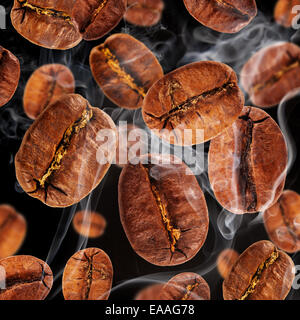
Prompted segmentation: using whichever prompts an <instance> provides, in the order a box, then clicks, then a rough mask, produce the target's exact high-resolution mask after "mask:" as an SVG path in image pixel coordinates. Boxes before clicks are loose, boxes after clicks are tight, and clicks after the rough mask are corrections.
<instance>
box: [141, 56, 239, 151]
mask: <svg viewBox="0 0 300 320" xmlns="http://www.w3.org/2000/svg"><path fill="white" fill-rule="evenodd" d="M243 105H244V96H243V94H242V92H241V90H240V89H239V87H238V84H237V77H236V74H235V73H234V71H233V70H232V69H231V68H230V67H228V66H227V65H225V64H223V63H220V62H212V61H201V62H195V63H191V64H188V65H186V66H184V67H181V68H179V69H177V70H175V71H173V72H171V73H169V74H167V75H165V76H164V77H163V78H162V79H160V80H158V81H157V82H156V83H155V84H154V85H153V86H152V87H151V89H150V90H149V92H148V93H147V96H146V98H145V100H144V103H143V118H144V121H145V123H146V124H147V126H148V127H149V128H150V129H152V130H153V129H156V130H155V131H154V133H156V134H157V135H159V136H160V137H161V138H162V139H164V140H166V141H168V142H169V143H172V144H177V145H192V144H199V143H202V142H204V141H208V140H210V139H212V138H214V137H215V136H217V135H218V134H220V133H221V132H222V131H223V130H225V129H226V128H227V127H228V126H230V125H231V124H232V123H233V122H234V121H235V120H236V119H237V117H238V116H239V114H240V113H241V111H242V109H243ZM163 129H164V130H163ZM174 129H175V133H174ZM186 129H190V131H191V134H189V135H187V134H186V133H187V130H186ZM198 130H199V131H198ZM158 131H159V132H158ZM199 132H200V133H201V134H200V133H199ZM202 133H203V134H202Z"/></svg>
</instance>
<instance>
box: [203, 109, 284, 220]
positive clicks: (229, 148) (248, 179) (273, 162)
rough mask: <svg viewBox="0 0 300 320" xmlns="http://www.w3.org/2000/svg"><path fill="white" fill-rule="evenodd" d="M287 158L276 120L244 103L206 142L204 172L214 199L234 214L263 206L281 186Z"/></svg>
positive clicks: (274, 195)
mask: <svg viewBox="0 0 300 320" xmlns="http://www.w3.org/2000/svg"><path fill="white" fill-rule="evenodd" d="M287 161H288V157H287V147H286V143H285V139H284V136H283V134H282V132H281V130H280V128H279V127H278V125H277V123H276V122H275V121H274V120H273V119H272V118H271V117H270V116H269V115H268V114H267V113H266V112H264V111H263V110H261V109H258V108H254V107H245V108H244V109H243V112H242V113H241V115H240V116H239V118H238V120H237V121H236V122H235V123H234V124H233V125H232V126H231V127H230V128H228V129H227V130H226V131H224V133H222V134H221V135H219V136H218V137H217V138H215V139H213V140H212V141H211V144H210V148H209V154H208V175H209V180H210V184H211V187H212V189H213V191H214V194H215V197H216V199H217V201H218V202H219V203H220V204H221V206H222V207H224V208H225V209H226V210H228V211H231V212H233V213H236V214H243V213H254V212H258V211H264V210H266V209H267V208H269V207H270V206H272V205H273V204H274V203H275V202H276V201H277V199H278V198H279V196H280V194H281V192H282V190H283V187H284V183H285V178H286V167H287Z"/></svg>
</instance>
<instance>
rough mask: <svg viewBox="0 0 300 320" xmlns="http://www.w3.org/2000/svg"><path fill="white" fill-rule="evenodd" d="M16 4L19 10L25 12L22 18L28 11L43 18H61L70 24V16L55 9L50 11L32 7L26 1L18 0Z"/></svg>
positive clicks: (49, 9)
mask: <svg viewBox="0 0 300 320" xmlns="http://www.w3.org/2000/svg"><path fill="white" fill-rule="evenodd" d="M18 2H19V4H20V5H21V7H20V8H19V10H20V9H21V10H22V9H23V10H25V11H24V16H25V13H26V10H30V11H32V12H35V13H36V14H37V15H44V16H52V17H56V18H61V19H63V20H65V21H67V22H69V23H70V24H72V18H71V16H70V15H69V14H67V13H65V12H63V11H59V10H55V9H51V8H42V7H40V6H35V5H32V4H31V3H29V1H28V0H18ZM24 16H23V19H22V20H24ZM22 22H23V21H22Z"/></svg>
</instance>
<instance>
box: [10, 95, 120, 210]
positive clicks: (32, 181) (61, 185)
mask: <svg viewBox="0 0 300 320" xmlns="http://www.w3.org/2000/svg"><path fill="white" fill-rule="evenodd" d="M103 129H110V130H112V132H115V134H116V127H115V124H114V123H113V121H112V119H111V118H110V117H109V116H108V115H107V114H106V113H105V112H103V111H101V110H100V109H98V108H94V107H92V106H90V104H89V103H88V101H87V100H86V99H84V98H83V97H81V96H80V95H77V94H70V95H64V96H62V97H61V98H60V99H58V100H56V102H54V103H53V104H52V105H50V106H49V107H48V108H47V109H45V111H44V112H43V113H42V114H41V115H40V116H39V117H38V118H37V119H36V121H35V122H34V123H33V124H32V125H31V127H30V128H29V129H28V130H27V132H26V134H25V136H24V138H23V141H22V144H21V146H20V149H19V151H18V153H17V154H16V157H15V167H16V176H17V179H18V182H19V184H20V185H21V187H22V188H23V190H24V191H25V192H27V193H28V194H29V195H30V196H32V197H34V198H37V199H39V200H40V201H42V202H44V203H45V204H47V205H48V206H51V207H67V206H70V205H72V204H74V203H77V202H79V201H80V200H81V199H83V198H84V197H85V196H87V195H88V194H89V193H90V192H91V191H92V190H93V189H94V188H96V187H97V185H98V184H99V183H100V181H101V180H102V178H103V177H104V175H105V173H106V172H107V170H108V168H109V167H110V163H111V161H112V160H113V156H114V152H113V150H114V148H115V145H111V146H107V148H105V150H103V152H105V153H106V155H103V154H102V155H101V153H100V151H101V150H102V149H101V148H102V145H103V143H104V142H103V141H98V140H99V139H98V140H97V139H96V137H97V133H98V132H100V130H103ZM99 150H100V151H99ZM103 152H102V153H103ZM98 154H99V157H97V155H98ZM104 156H105V158H104ZM105 159H107V161H103V160H105ZM101 162H105V164H101Z"/></svg>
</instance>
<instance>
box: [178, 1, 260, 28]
mask: <svg viewBox="0 0 300 320" xmlns="http://www.w3.org/2000/svg"><path fill="white" fill-rule="evenodd" d="M184 4H185V6H186V8H187V10H188V11H189V13H190V14H191V15H192V16H193V17H194V18H195V19H196V20H198V21H199V22H200V23H202V24H203V25H205V26H206V27H208V28H211V29H213V30H216V31H219V32H225V33H235V32H238V31H240V30H241V29H243V28H244V27H245V26H247V25H248V24H249V23H250V22H251V20H252V19H253V18H254V17H255V16H256V14H257V7H256V2H255V0H184Z"/></svg>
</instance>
